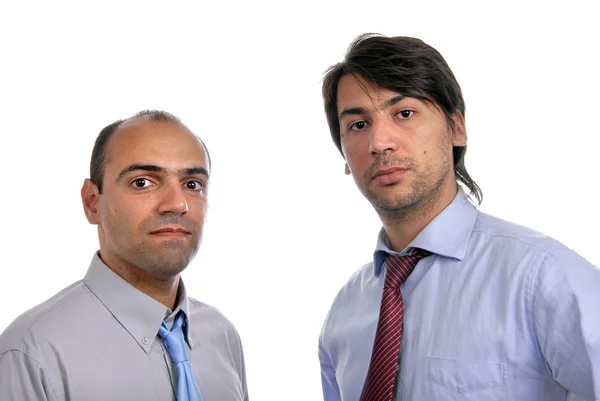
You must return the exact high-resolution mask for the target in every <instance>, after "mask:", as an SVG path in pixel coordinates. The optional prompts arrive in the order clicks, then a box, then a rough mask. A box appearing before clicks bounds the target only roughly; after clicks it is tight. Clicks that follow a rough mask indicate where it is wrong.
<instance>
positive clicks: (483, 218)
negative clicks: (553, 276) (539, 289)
mask: <svg viewBox="0 0 600 401" xmlns="http://www.w3.org/2000/svg"><path fill="white" fill-rule="evenodd" d="M473 236H474V239H475V240H478V239H480V240H487V241H491V242H493V243H494V244H499V245H500V244H501V245H505V246H510V245H512V246H514V247H519V246H522V247H526V248H531V250H538V251H540V252H544V253H545V252H548V251H551V250H553V249H563V248H566V246H565V245H563V244H561V243H560V242H558V241H557V240H555V239H554V238H552V237H549V236H547V235H545V234H543V233H540V232H538V231H535V230H532V229H530V228H527V227H524V226H521V225H518V224H515V223H512V222H510V221H506V220H503V219H500V218H498V217H494V216H491V215H489V214H486V213H483V212H478V216H477V221H476V222H475V226H474V227H473Z"/></svg>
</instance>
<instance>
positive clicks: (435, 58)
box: [322, 33, 483, 203]
mask: <svg viewBox="0 0 600 401" xmlns="http://www.w3.org/2000/svg"><path fill="white" fill-rule="evenodd" d="M346 74H352V75H359V76H360V77H362V78H363V79H365V80H367V81H370V82H373V83H375V84H377V85H380V86H382V87H384V88H386V89H390V90H393V91H395V92H398V93H400V94H402V95H404V96H408V97H413V98H417V99H421V100H425V101H428V102H431V103H433V104H434V105H435V106H436V107H438V108H439V109H441V111H442V112H443V113H444V116H445V118H446V122H447V123H448V125H449V126H450V127H451V128H452V129H454V121H453V120H452V116H453V115H454V114H455V113H456V112H457V111H458V112H459V113H460V114H461V115H462V116H463V117H464V116H465V101H464V100H463V97H462V91H461V89H460V85H459V84H458V82H457V81H456V78H455V77H454V74H453V73H452V70H450V67H449V66H448V64H447V63H446V60H444V58H443V57H442V55H441V54H440V53H439V52H438V51H437V50H436V49H434V48H433V47H431V46H429V45H428V44H426V43H424V42H423V41H422V40H420V39H416V38H410V37H403V36H397V37H391V38H390V37H386V36H382V35H379V34H371V33H369V34H364V35H360V36H358V37H357V38H356V39H355V40H354V41H353V42H352V44H350V47H349V48H348V51H347V52H346V56H345V58H344V60H343V61H342V62H341V63H337V64H335V65H333V66H331V67H330V68H329V69H328V70H327V71H326V73H325V77H324V79H323V88H322V89H323V101H324V105H325V115H326V116H327V123H328V124H329V130H330V132H331V138H332V139H333V142H334V143H335V145H336V146H337V148H338V150H339V151H340V153H341V154H342V156H344V152H343V151H342V144H341V139H340V124H339V120H338V109H337V87H338V83H339V81H340V79H341V77H342V76H343V75H346ZM466 152H467V147H466V146H454V148H453V157H454V173H455V174H456V178H457V180H458V181H459V182H461V183H462V184H463V185H464V186H465V187H466V188H467V189H468V190H469V191H470V196H473V197H475V199H477V201H478V203H481V201H482V199H483V194H482V192H481V188H479V186H478V185H477V184H476V183H475V181H473V179H472V178H471V176H470V175H469V173H468V172H467V169H466V167H465V154H466Z"/></svg>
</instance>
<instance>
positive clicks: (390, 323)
mask: <svg viewBox="0 0 600 401" xmlns="http://www.w3.org/2000/svg"><path fill="white" fill-rule="evenodd" d="M429 255H431V253H429V252H427V251H424V250H422V249H414V250H413V252H412V253H411V254H410V255H407V256H394V255H388V256H387V258H386V260H385V272H386V273H385V282H384V285H383V296H382V298H381V309H380V311H379V322H378V323H377V331H376V333H375V342H374V344H373V353H372V354H371V363H370V365H369V371H368V373H367V378H366V380H365V385H364V387H363V391H362V394H361V396H360V401H391V400H392V399H393V396H394V379H395V376H396V365H397V363H398V356H399V352H400V341H401V339H402V321H403V316H404V308H403V304H402V294H401V293H400V285H401V284H402V283H403V282H404V281H405V280H406V278H407V277H408V276H409V274H410V273H411V272H412V271H413V269H414V268H415V266H416V265H417V262H418V261H419V260H421V259H422V258H424V257H426V256H429Z"/></svg>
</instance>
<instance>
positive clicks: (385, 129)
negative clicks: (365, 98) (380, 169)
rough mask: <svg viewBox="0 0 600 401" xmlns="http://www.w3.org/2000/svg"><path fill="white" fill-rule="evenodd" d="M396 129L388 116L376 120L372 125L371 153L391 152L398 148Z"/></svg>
mask: <svg viewBox="0 0 600 401" xmlns="http://www.w3.org/2000/svg"><path fill="white" fill-rule="evenodd" d="M396 129H397V128H396V127H394V126H393V122H390V121H388V120H387V119H386V118H379V119H376V120H374V121H373V122H372V126H371V143H370V145H369V151H370V152H371V154H373V155H376V154H382V153H386V152H387V153H389V152H393V151H394V150H396V146H397V144H396V139H397V138H396V132H395V130H396Z"/></svg>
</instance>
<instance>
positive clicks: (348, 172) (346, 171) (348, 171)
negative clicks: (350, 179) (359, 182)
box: [344, 163, 351, 175]
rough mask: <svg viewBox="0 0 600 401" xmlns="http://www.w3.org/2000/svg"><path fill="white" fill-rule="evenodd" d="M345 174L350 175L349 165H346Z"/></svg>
mask: <svg viewBox="0 0 600 401" xmlns="http://www.w3.org/2000/svg"><path fill="white" fill-rule="evenodd" d="M344 174H346V175H350V174H351V173H350V167H348V163H346V164H344Z"/></svg>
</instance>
